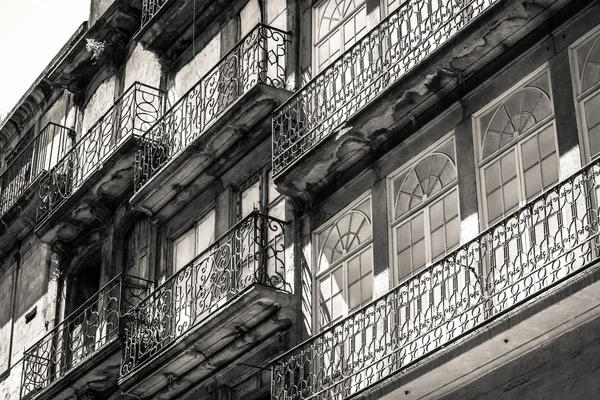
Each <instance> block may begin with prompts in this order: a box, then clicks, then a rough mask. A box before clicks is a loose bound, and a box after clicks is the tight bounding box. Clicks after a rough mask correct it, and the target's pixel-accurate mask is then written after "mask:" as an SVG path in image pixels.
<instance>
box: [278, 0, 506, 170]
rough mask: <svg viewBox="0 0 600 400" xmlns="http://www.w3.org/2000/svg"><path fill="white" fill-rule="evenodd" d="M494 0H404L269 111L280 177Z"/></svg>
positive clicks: (494, 0)
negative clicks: (292, 94)
mask: <svg viewBox="0 0 600 400" xmlns="http://www.w3.org/2000/svg"><path fill="white" fill-rule="evenodd" d="M497 2H498V0H408V1H406V2H404V4H402V5H401V6H400V7H399V8H398V9H396V10H395V11H393V12H392V13H391V14H390V15H388V16H387V17H386V18H385V19H384V20H383V21H381V23H379V25H377V26H376V27H375V28H374V29H373V30H371V31H370V32H369V33H367V34H366V35H365V36H364V37H363V38H362V39H360V40H358V41H357V42H356V43H355V44H354V45H353V46H352V47H351V48H350V49H348V50H347V51H346V52H344V53H343V54H342V55H341V56H340V57H339V58H337V59H336V60H335V61H333V62H332V63H331V64H330V65H329V66H328V67H327V68H325V69H324V70H323V71H321V72H320V73H319V74H318V75H317V76H315V77H314V78H313V79H312V80H311V81H310V82H308V83H307V84H306V85H305V86H304V87H303V88H302V89H300V90H299V91H298V92H296V93H295V94H294V96H292V97H291V98H290V99H288V101H287V102H285V103H284V104H283V105H282V106H281V107H279V108H278V109H277V110H276V111H275V112H274V113H273V173H274V175H275V176H277V175H279V174H281V173H282V172H283V171H284V170H286V169H287V168H288V167H290V166H291V165H292V164H293V163H295V162H296V161H298V160H299V159H301V158H302V157H303V156H304V155H305V154H307V153H308V152H309V151H310V150H311V149H312V148H314V147H315V146H316V145H317V144H319V143H320V142H321V141H322V140H323V139H325V138H326V137H328V136H329V135H330V134H332V133H333V132H335V131H336V130H337V129H338V128H340V127H341V126H342V125H343V124H345V123H346V121H347V120H348V119H349V118H351V117H352V116H353V115H355V114H356V113H357V112H358V111H359V110H360V109H361V108H363V107H364V106H365V105H366V104H367V103H369V102H370V101H371V100H373V99H375V98H376V97H377V96H378V95H380V94H381V93H383V92H384V91H385V90H386V89H387V88H388V87H390V86H391V85H392V84H393V83H394V82H396V81H398V80H399V79H400V78H401V77H402V76H404V75H405V74H406V73H407V72H408V71H409V70H411V69H413V68H414V67H415V66H416V65H417V64H419V63H420V62H421V61H423V60H424V59H425V58H427V57H428V56H429V55H430V54H431V53H433V52H434V51H435V50H436V49H438V48H440V47H441V46H442V45H443V44H444V43H446V42H448V41H449V40H450V39H451V38H452V37H454V35H456V33H457V32H458V31H460V30H461V29H462V28H464V27H465V26H467V25H468V24H469V23H470V22H471V21H473V20H474V19H476V18H477V17H478V16H480V15H481V14H482V13H483V12H485V11H486V10H488V9H489V8H491V7H492V6H493V5H494V4H495V3H497Z"/></svg>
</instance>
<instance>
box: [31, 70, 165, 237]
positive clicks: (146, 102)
mask: <svg viewBox="0 0 600 400" xmlns="http://www.w3.org/2000/svg"><path fill="white" fill-rule="evenodd" d="M162 109H163V93H162V92H161V91H159V90H158V89H155V88H152V87H150V86H146V85H143V84H141V83H138V82H136V83H134V84H133V85H132V86H131V87H130V88H129V89H128V90H127V91H125V93H124V94H123V95H122V96H121V97H120V98H119V99H118V100H117V101H116V102H115V103H114V105H113V106H112V107H111V108H110V109H109V110H108V111H107V112H106V113H105V114H104V115H103V116H102V117H100V119H98V121H96V123H95V124H94V125H93V126H92V127H91V128H90V129H89V130H88V132H87V133H86V134H85V135H83V136H82V137H81V138H80V139H79V141H78V142H77V143H75V145H73V147H72V148H71V149H70V150H69V151H68V152H67V153H66V154H65V155H64V157H62V158H61V159H60V161H58V163H57V164H56V165H55V166H54V167H53V168H52V170H51V171H50V172H49V174H48V176H46V177H45V178H44V179H43V181H42V182H41V184H40V189H39V198H40V200H39V206H38V209H37V226H36V233H37V234H38V235H39V236H40V238H41V240H42V241H44V242H46V243H53V242H54V241H56V240H64V241H69V240H72V239H73V238H74V237H75V236H77V234H78V232H79V231H81V230H82V229H84V227H85V225H86V224H87V223H89V222H90V221H91V220H94V219H98V218H99V219H101V220H102V218H103V216H104V217H105V214H106V211H105V210H106V207H107V206H106V203H108V204H110V203H111V201H113V200H114V199H118V198H120V197H122V196H124V194H125V193H126V192H127V191H128V189H129V190H130V188H131V184H132V181H133V161H134V157H135V148H136V145H137V137H138V136H140V135H141V134H142V133H143V132H145V130H146V129H148V128H149V127H150V126H151V125H152V124H153V123H154V122H156V120H158V118H159V116H160V113H161V111H162Z"/></svg>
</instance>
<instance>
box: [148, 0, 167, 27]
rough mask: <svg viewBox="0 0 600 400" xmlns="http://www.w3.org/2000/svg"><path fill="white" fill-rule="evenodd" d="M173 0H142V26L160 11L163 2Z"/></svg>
mask: <svg viewBox="0 0 600 400" xmlns="http://www.w3.org/2000/svg"><path fill="white" fill-rule="evenodd" d="M169 1H173V0H144V2H143V3H142V27H144V26H145V25H146V24H147V23H148V21H150V20H151V19H152V17H154V16H155V15H156V13H158V12H159V11H160V9H161V8H162V6H163V5H164V4H165V3H168V2H169Z"/></svg>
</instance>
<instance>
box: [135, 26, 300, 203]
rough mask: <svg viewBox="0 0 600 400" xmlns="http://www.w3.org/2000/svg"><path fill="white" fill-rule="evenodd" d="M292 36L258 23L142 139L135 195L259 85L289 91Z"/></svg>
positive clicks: (137, 165)
mask: <svg viewBox="0 0 600 400" xmlns="http://www.w3.org/2000/svg"><path fill="white" fill-rule="evenodd" d="M288 42H289V34H288V33H286V32H283V31H280V30H278V29H276V28H271V27H269V26H266V25H262V24H258V25H257V26H256V27H255V28H254V29H253V30H252V31H250V33H248V35H246V36H245V37H244V38H243V39H242V40H241V41H239V42H238V43H237V44H236V45H235V46H234V47H233V48H232V49H231V50H230V51H229V52H228V53H227V55H225V56H224V57H223V58H222V59H221V60H220V61H219V62H218V63H217V65H215V66H214V67H213V68H212V69H211V70H210V71H208V73H207V74H206V75H204V77H202V79H200V81H198V82H197V83H196V84H195V85H194V86H193V87H192V88H191V89H190V90H189V91H188V92H187V93H186V94H184V95H183V96H182V98H181V99H179V100H178V101H177V102H176V103H175V104H174V105H173V107H171V108H170V109H169V110H168V111H167V112H165V114H164V115H163V117H162V118H161V119H160V120H159V121H158V122H157V123H156V124H154V126H152V127H151V128H150V129H149V130H148V132H146V134H145V135H144V136H143V137H142V145H141V147H142V150H140V151H139V152H138V153H137V157H136V168H135V178H134V179H135V182H134V186H135V191H136V192H137V191H139V190H140V189H141V188H142V186H144V184H145V183H146V182H147V181H148V180H150V178H152V177H153V176H154V175H155V174H156V173H157V172H158V171H159V170H160V169H161V168H162V166H163V165H165V164H166V163H167V162H168V161H169V160H171V159H172V158H173V157H174V155H175V154H177V153H178V152H179V151H181V150H183V149H185V148H186V147H187V146H188V145H189V144H190V143H191V142H192V141H194V140H195V139H196V138H198V137H199V136H200V135H201V134H202V133H203V131H204V130H205V129H206V127H207V126H209V125H210V124H211V123H213V122H214V121H215V120H217V119H218V118H219V117H220V116H221V114H222V113H223V111H225V110H226V109H227V107H229V106H230V105H231V104H233V103H234V102H235V101H236V100H238V99H239V98H240V97H242V96H243V95H244V94H245V93H247V92H248V91H249V90H250V89H251V88H252V87H254V86H256V85H257V84H259V83H262V84H266V85H269V86H274V87H277V88H283V87H285V55H286V47H287V43H288Z"/></svg>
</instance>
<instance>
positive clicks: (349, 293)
mask: <svg viewBox="0 0 600 400" xmlns="http://www.w3.org/2000/svg"><path fill="white" fill-rule="evenodd" d="M372 235H373V234H372V228H371V199H370V198H369V197H368V198H366V199H365V198H362V199H361V200H360V201H359V202H358V203H355V204H353V205H351V206H350V207H348V208H347V209H346V210H344V211H342V212H341V213H340V214H339V215H338V216H336V217H334V218H333V219H332V220H330V221H329V222H327V223H326V224H325V225H324V226H323V227H322V228H319V229H318V230H317V233H315V239H316V246H317V257H316V260H317V268H316V281H317V293H318V297H319V298H318V306H319V313H318V314H319V316H320V320H319V322H318V325H319V328H321V329H322V328H324V327H326V326H328V325H330V324H332V323H334V322H336V321H338V320H339V319H341V318H343V317H345V316H346V315H348V313H349V312H351V311H353V310H355V309H356V308H358V307H360V306H361V305H362V304H364V303H366V302H368V301H369V300H371V299H372V297H373V255H372V246H371V243H372V240H373V236H372Z"/></svg>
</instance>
